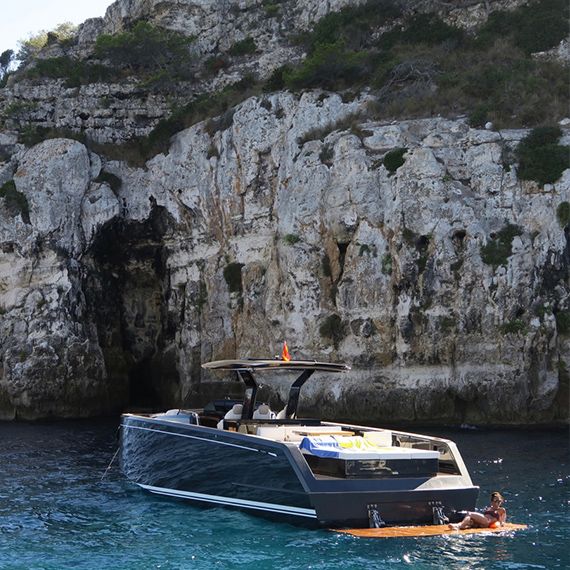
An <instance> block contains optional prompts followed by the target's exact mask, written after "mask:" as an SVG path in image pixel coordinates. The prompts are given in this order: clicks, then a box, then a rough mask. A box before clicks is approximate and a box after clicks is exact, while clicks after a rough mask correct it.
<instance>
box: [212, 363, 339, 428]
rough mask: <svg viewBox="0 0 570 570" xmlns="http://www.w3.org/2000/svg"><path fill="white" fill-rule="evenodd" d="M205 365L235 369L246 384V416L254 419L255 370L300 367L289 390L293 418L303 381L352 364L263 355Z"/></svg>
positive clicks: (289, 410)
mask: <svg viewBox="0 0 570 570" xmlns="http://www.w3.org/2000/svg"><path fill="white" fill-rule="evenodd" d="M202 368H206V369H209V370H232V371H234V372H236V373H237V375H238V377H239V378H240V380H242V382H244V384H245V385H246V390H245V394H244V401H243V415H242V417H243V418H245V419H251V417H252V414H253V410H254V407H255V399H256V395H257V389H258V384H257V381H256V379H255V377H254V375H253V371H254V370H255V371H256V372H257V371H263V370H273V371H275V370H300V371H301V374H300V376H299V377H298V378H297V379H296V380H295V381H294V382H293V384H292V386H291V389H290V390H289V398H288V401H287V407H286V408H285V418H287V419H291V418H294V417H296V415H297V406H298V404H299V393H300V391H301V387H302V386H303V384H304V383H305V382H306V381H307V380H308V379H309V378H310V377H311V376H312V375H313V373H314V372H335V373H336V372H347V371H348V370H350V366H348V365H346V364H342V363H328V362H317V361H315V360H277V359H274V360H271V359H261V358H246V359H240V360H216V361H213V362H207V363H205V364H202Z"/></svg>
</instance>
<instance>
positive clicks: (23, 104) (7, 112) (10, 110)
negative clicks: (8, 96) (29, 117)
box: [2, 101, 37, 119]
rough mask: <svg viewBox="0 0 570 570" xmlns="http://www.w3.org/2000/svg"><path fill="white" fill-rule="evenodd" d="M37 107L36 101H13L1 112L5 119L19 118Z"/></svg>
mask: <svg viewBox="0 0 570 570" xmlns="http://www.w3.org/2000/svg"><path fill="white" fill-rule="evenodd" d="M36 108H37V103H35V102H32V101H14V102H12V103H10V104H9V105H7V106H6V107H5V108H4V111H3V112H2V117H3V118H5V119H21V118H22V117H23V115H26V114H28V113H30V111H33V110H35V109H36Z"/></svg>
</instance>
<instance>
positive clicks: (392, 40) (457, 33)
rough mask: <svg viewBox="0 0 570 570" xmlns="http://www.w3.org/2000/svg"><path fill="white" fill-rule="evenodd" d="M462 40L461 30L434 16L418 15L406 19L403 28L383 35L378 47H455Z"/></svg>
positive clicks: (463, 36) (463, 34)
mask: <svg viewBox="0 0 570 570" xmlns="http://www.w3.org/2000/svg"><path fill="white" fill-rule="evenodd" d="M464 38H465V33H464V32H463V30H461V29H460V28H456V27H454V26H450V25H449V24H446V23H445V22H443V21H442V20H441V19H440V18H438V16H436V15H435V14H418V15H415V16H412V17H411V18H408V20H407V21H406V22H405V24H404V26H403V27H396V28H395V29H393V30H392V31H390V32H387V33H385V34H383V35H382V36H381V37H380V39H379V41H378V46H379V47H381V48H382V49H389V48H391V47H393V46H394V45H396V44H409V45H427V46H436V45H440V44H444V43H447V44H450V45H454V46H457V45H459V44H461V43H462V42H463V40H464Z"/></svg>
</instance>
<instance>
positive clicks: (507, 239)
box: [481, 224, 522, 268]
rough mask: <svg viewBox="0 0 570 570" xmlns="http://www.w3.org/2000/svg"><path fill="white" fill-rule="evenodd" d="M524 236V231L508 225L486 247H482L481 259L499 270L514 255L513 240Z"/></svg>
mask: <svg viewBox="0 0 570 570" xmlns="http://www.w3.org/2000/svg"><path fill="white" fill-rule="evenodd" d="M520 235H522V230H521V228H519V227H518V226H516V225H514V224H507V225H506V226H505V227H504V228H502V229H501V230H500V231H499V232H498V233H497V235H496V236H494V237H492V238H491V239H490V240H489V241H488V242H487V244H486V245H482V246H481V259H482V260H483V262H484V263H486V264H487V265H492V266H493V268H497V267H499V266H500V265H504V266H506V265H507V263H508V262H509V257H510V256H511V255H512V254H513V239H514V238H515V237H516V236H520Z"/></svg>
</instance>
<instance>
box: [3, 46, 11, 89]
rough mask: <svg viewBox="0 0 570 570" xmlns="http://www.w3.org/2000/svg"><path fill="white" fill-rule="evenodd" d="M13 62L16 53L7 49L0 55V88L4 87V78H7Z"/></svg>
mask: <svg viewBox="0 0 570 570" xmlns="http://www.w3.org/2000/svg"><path fill="white" fill-rule="evenodd" d="M13 60H14V51H13V50H11V49H7V50H6V51H3V52H2V53H1V54H0V86H2V83H3V81H4V78H5V77H6V76H7V74H8V70H9V68H10V64H11V63H12V61H13Z"/></svg>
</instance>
